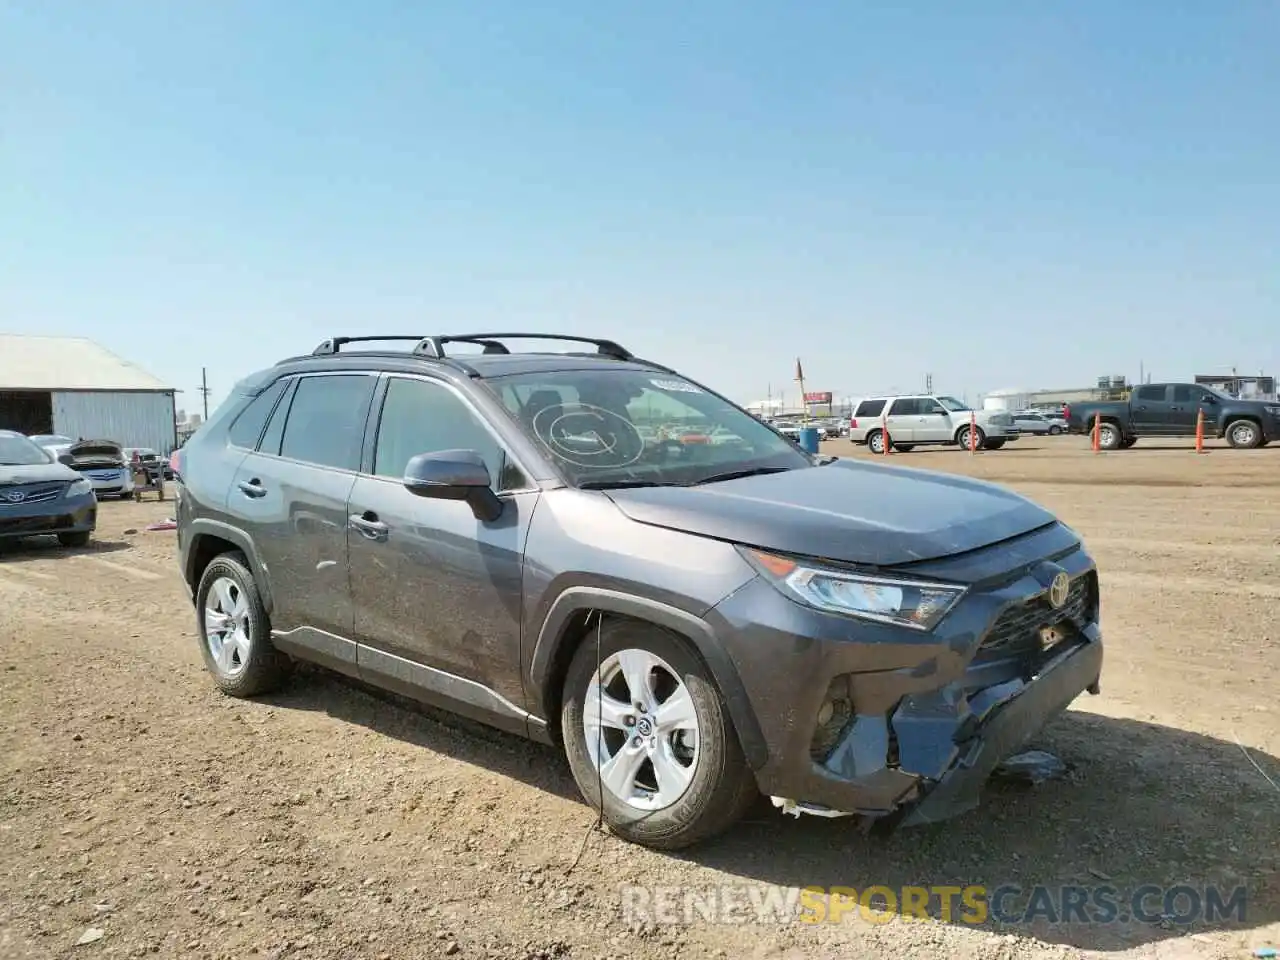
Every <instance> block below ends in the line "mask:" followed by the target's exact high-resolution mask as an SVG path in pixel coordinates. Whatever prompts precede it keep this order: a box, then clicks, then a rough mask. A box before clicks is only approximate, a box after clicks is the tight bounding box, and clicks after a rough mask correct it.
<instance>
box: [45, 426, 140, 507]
mask: <svg viewBox="0 0 1280 960" xmlns="http://www.w3.org/2000/svg"><path fill="white" fill-rule="evenodd" d="M46 449H49V448H46ZM65 452H66V453H69V454H70V455H71V457H72V459H73V460H74V461H75V462H74V463H72V464H71V469H73V470H75V471H77V472H78V473H80V474H81V475H82V476H84V477H87V478H88V480H89V482H90V483H92V484H93V492H94V493H96V494H97V495H98V498H99V499H102V498H103V497H120V498H121V499H122V500H131V499H133V468H132V466H131V465H130V463H129V461H128V460H126V459H125V455H124V449H123V448H122V447H121V446H120V444H118V443H116V442H115V441H114V440H80V441H77V442H76V443H73V444H71V446H70V447H68V448H67V449H66V451H65Z"/></svg>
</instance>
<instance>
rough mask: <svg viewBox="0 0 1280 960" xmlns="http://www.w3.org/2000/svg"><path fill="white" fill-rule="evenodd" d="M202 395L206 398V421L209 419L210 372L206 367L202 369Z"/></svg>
mask: <svg viewBox="0 0 1280 960" xmlns="http://www.w3.org/2000/svg"><path fill="white" fill-rule="evenodd" d="M200 395H201V396H202V397H204V419H205V421H207V420H208V419H209V371H208V370H207V369H206V368H205V367H201V368H200Z"/></svg>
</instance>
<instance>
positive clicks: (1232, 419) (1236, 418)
mask: <svg viewBox="0 0 1280 960" xmlns="http://www.w3.org/2000/svg"><path fill="white" fill-rule="evenodd" d="M1241 420H1248V421H1249V422H1250V423H1252V424H1253V425H1254V426H1255V427H1257V428H1258V439H1259V440H1264V439H1266V431H1265V430H1264V429H1263V426H1262V418H1261V417H1258V416H1255V415H1254V414H1252V413H1229V414H1227V415H1226V416H1225V417H1223V418H1222V432H1221V433H1219V434H1218V436H1219V437H1225V436H1226V435H1227V434H1228V433H1230V432H1231V427H1232V426H1233V425H1235V424H1237V423H1239V422H1240V421H1241Z"/></svg>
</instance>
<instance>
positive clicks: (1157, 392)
mask: <svg viewBox="0 0 1280 960" xmlns="http://www.w3.org/2000/svg"><path fill="white" fill-rule="evenodd" d="M1134 396H1135V397H1136V398H1137V399H1139V400H1151V401H1162V400H1164V387H1162V386H1161V387H1139V388H1138V392H1137V393H1135V394H1134Z"/></svg>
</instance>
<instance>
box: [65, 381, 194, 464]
mask: <svg viewBox="0 0 1280 960" xmlns="http://www.w3.org/2000/svg"><path fill="white" fill-rule="evenodd" d="M173 415H174V408H173V394H171V393H108V392H100V391H95V390H85V391H76V392H74V393H54V394H53V432H54V433H60V434H62V435H63V436H67V437H71V438H73V439H79V438H80V437H84V438H85V439H86V440H114V441H116V443H118V444H120V445H121V446H123V447H151V448H152V449H154V450H159V451H160V452H161V453H168V452H169V451H170V450H172V449H173V444H174V439H173V438H174V424H173Z"/></svg>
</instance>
